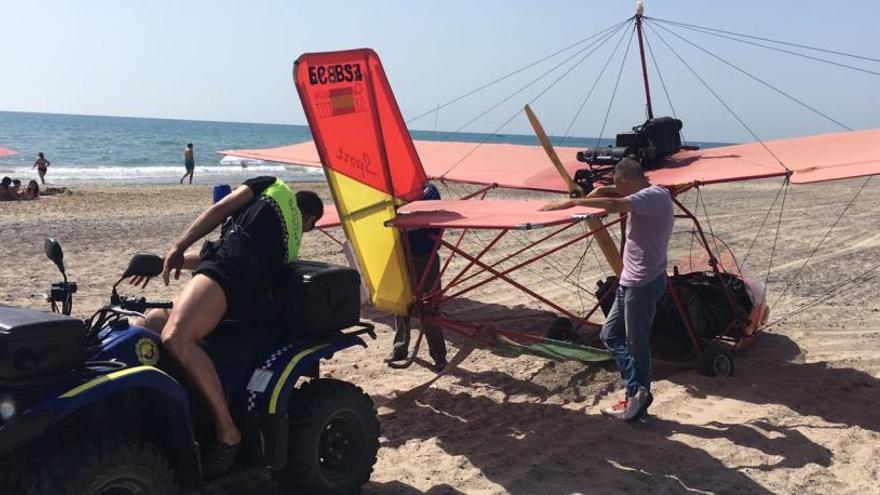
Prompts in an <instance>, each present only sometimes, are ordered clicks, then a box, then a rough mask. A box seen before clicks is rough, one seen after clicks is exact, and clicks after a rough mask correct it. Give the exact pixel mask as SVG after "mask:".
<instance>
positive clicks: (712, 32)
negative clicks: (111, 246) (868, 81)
mask: <svg viewBox="0 0 880 495" xmlns="http://www.w3.org/2000/svg"><path fill="white" fill-rule="evenodd" d="M644 19H650V20H652V21H656V22H661V23H666V24H672V25H676V26H679V27H683V28H685V29H690V30H691V31H697V32H701V33H703V34H708V35H710V36H716V37H719V38H725V39H729V40H732V41H738V42H740V43H745V44H748V45H754V46H758V47H761V48H766V49H768V50H773V51H777V52H782V53H788V54H790V55H794V56H797V57H802V58H807V59H810V60H815V61H817V62H822V63H826V64H830V65H836V66H838V67H843V68H845V69H852V70H855V71H859V72H864V73H866V74H871V75H875V76H880V72H877V71H873V70H870V69H864V68H861V67H856V66H854V65H848V64H843V63H840V62H835V61H833V60H828V59H824V58H820V57H814V56H812V55H806V54H803V53H798V52H794V51H791V50H784V49H782V48H777V47H775V46H768V45H764V44H761V43H755V42H753V41H748V40H743V39H739V38H734V37H733V36H725V35H724V34H719V33H725V32H728V31H721V30H717V29H710V28H703V27H698V26H693V25H691V24H683V23H679V22H674V21H668V20H664V19H658V18H656V17H650V18H649V17H644ZM733 34H736V33H733ZM736 36H742V37H748V38H755V37H753V36H747V35H744V34H736ZM768 41H771V42H773V43H781V44H787V45H794V46H798V45H795V44H793V43H786V42H782V41H774V40H768ZM803 48H807V49H811V50H818V51H825V52H829V53H834V54H837V55H842V56H847V57H854V58H860V59H863V60H869V61H872V62H880V60H878V59H874V58H870V57H863V56H861V55H853V54H849V53H843V52H833V51H831V50H822V49H818V48H812V47H807V46H803Z"/></svg>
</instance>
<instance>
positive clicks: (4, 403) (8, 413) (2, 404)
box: [0, 397, 15, 421]
mask: <svg viewBox="0 0 880 495" xmlns="http://www.w3.org/2000/svg"><path fill="white" fill-rule="evenodd" d="M14 416H15V401H14V400H13V399H12V398H11V397H3V398H2V399H0V420H2V421H9V420H10V419H12V418H13V417H14Z"/></svg>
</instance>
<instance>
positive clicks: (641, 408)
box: [622, 387, 654, 423]
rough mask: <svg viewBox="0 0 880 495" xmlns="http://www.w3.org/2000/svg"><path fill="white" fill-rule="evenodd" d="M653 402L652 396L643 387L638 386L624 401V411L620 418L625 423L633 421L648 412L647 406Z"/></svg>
mask: <svg viewBox="0 0 880 495" xmlns="http://www.w3.org/2000/svg"><path fill="white" fill-rule="evenodd" d="M651 402H654V396H653V395H651V392H648V389H646V388H645V387H639V389H638V390H637V391H636V393H635V395H633V396H632V397H630V398H629V401H627V403H626V411H624V413H623V417H622V419H623V420H624V421H626V422H627V423H630V422H632V421H635V420H637V419H639V418H641V417H642V416H644V415H645V413H647V412H648V406H650V405H651Z"/></svg>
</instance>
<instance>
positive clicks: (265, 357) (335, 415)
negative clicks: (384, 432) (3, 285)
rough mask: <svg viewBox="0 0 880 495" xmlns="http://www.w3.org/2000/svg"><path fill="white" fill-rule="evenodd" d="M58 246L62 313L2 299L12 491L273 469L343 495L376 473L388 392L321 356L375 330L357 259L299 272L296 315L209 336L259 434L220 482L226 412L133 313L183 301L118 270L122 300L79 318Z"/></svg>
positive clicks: (5, 486)
mask: <svg viewBox="0 0 880 495" xmlns="http://www.w3.org/2000/svg"><path fill="white" fill-rule="evenodd" d="M45 248H46V254H47V256H48V257H49V258H50V259H51V260H52V261H53V262H54V263H55V264H56V265H57V266H58V268H59V270H60V271H61V273H62V276H63V277H64V281H63V282H59V283H55V284H53V285H52V289H51V292H50V294H48V295H45V296H43V297H45V298H46V300H47V301H48V302H49V303H50V304H51V306H52V310H53V311H52V312H51V313H50V312H44V311H37V310H34V309H28V308H19V307H13V306H6V305H0V493H4V494H13V493H28V494H76V495H98V494H103V495H117V494H119V495H121V494H144V495H165V494H172V493H198V492H209V491H211V490H212V489H213V488H216V487H218V486H222V485H227V487H228V486H229V485H230V484H232V485H235V484H237V483H243V482H244V480H245V479H249V478H252V477H255V475H256V474H257V473H269V474H270V475H271V478H272V479H273V480H274V482H275V483H276V484H277V486H278V488H280V489H281V491H282V492H283V493H319V494H337V493H338V494H342V493H353V492H357V491H358V490H359V489H360V487H361V486H362V485H363V484H364V483H366V482H367V481H368V479H369V477H370V473H371V472H372V469H373V465H374V463H375V462H376V453H377V450H378V445H379V441H378V439H379V422H378V419H377V416H376V409H375V406H374V404H373V401H372V400H371V399H370V397H369V396H368V395H367V394H366V393H364V391H363V390H361V389H360V388H359V387H357V386H355V385H353V384H351V383H348V382H344V381H340V380H335V379H327V378H319V371H318V368H319V362H320V360H321V359H329V358H331V357H332V356H333V355H334V353H336V352H338V351H341V350H343V349H347V348H349V347H354V346H363V347H366V343H365V342H364V340H363V339H362V338H361V337H362V336H363V335H365V334H366V335H369V336H371V337H372V338H375V334H374V333H373V327H372V326H371V325H369V324H367V323H361V322H360V321H359V319H360V296H359V292H358V290H359V287H358V284H359V280H360V279H359V276H358V274H357V272H356V271H353V270H351V269H349V268H342V267H335V266H332V265H326V264H322V263H315V262H298V263H297V264H295V265H294V266H293V267H292V268H291V270H290V273H289V274H285V276H286V277H287V279H288V282H289V283H288V286H289V291H288V292H286V293H285V295H286V297H290V298H292V299H291V300H290V301H289V303H287V304H283V303H282V304H280V305H279V306H280V307H282V308H284V310H285V311H283V315H282V316H280V317H279V319H280V320H282V321H281V322H280V323H278V324H276V325H270V324H266V325H255V324H253V323H247V322H241V321H223V322H222V323H221V324H220V325H219V326H218V328H217V329H216V330H215V331H214V332H213V333H212V334H211V335H210V336H209V338H208V339H206V341H205V342H204V343H203V346H204V348H205V349H206V351H207V352H208V354H209V355H210V356H211V358H212V359H213V360H214V363H215V365H216V367H217V371H218V373H219V375H220V378H221V382H222V385H223V388H224V391H225V394H226V398H227V401H228V403H229V406H230V410H231V411H232V414H233V418H234V419H235V422H236V424H237V425H238V426H239V429H240V430H241V431H242V434H243V437H244V439H243V444H242V448H241V450H240V451H239V454H238V457H237V459H236V463H235V465H234V467H233V469H232V470H231V472H229V473H228V474H225V475H223V476H222V477H220V478H217V479H212V480H206V479H204V477H203V475H202V470H201V467H200V447H203V446H206V445H210V443H211V441H212V438H213V432H214V425H213V421H212V419H211V416H210V415H209V413H208V410H207V408H206V406H205V405H204V402H203V401H202V400H201V398H200V397H199V396H197V395H196V394H195V393H194V391H193V390H192V389H190V388H189V386H188V385H187V384H186V381H185V380H184V379H183V375H182V373H181V371H180V370H179V369H178V368H177V367H176V365H175V363H174V362H172V360H171V359H170V357H169V356H167V355H166V353H165V351H164V350H163V349H162V343H161V341H160V339H159V337H158V335H156V334H155V333H153V332H152V331H150V330H149V329H147V328H143V327H141V326H138V325H135V324H133V323H132V322H130V321H129V319H130V318H134V317H138V316H142V314H143V313H144V312H145V311H147V310H148V309H150V308H170V307H171V303H169V302H149V301H147V300H145V298H144V297H134V296H122V295H120V294H118V293H117V292H116V285H118V284H119V282H117V284H116V285H114V287H113V290H112V293H111V298H110V304H108V305H106V306H104V307H102V308H101V309H99V310H98V311H97V312H96V313H95V314H94V315H93V316H92V317H91V318H89V319H86V320H80V319H77V318H73V317H71V316H69V315H70V312H71V308H72V302H73V294H74V293H76V289H77V286H76V283H75V282H69V281H68V280H67V275H66V274H65V270H64V264H63V254H62V250H61V246H60V245H59V244H58V243H57V242H56V241H55V240H53V239H46V242H45ZM161 269H162V262H161V259H160V258H159V257H157V256H155V255H151V254H136V255H135V256H134V257H133V258H132V259H131V261H130V263H129V266H128V268H127V269H126V270H125V273H124V274H123V276H122V278H120V282H121V281H122V280H124V279H125V278H128V277H131V276H132V275H144V276H156V275H158V274H159V273H160V272H161ZM59 306H60V307H59ZM280 313H282V312H279V314H280ZM274 327H277V328H274ZM263 478H266V477H265V476H263Z"/></svg>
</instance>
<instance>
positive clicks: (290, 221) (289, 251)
mask: <svg viewBox="0 0 880 495" xmlns="http://www.w3.org/2000/svg"><path fill="white" fill-rule="evenodd" d="M263 197H265V198H267V199H268V200H269V204H271V205H272V206H273V207H274V208H275V211H277V212H278V216H279V217H280V218H281V221H282V223H283V224H284V250H285V257H284V261H285V262H286V263H292V262H293V261H294V260H296V258H297V256H298V255H299V245H300V242H302V213H301V212H300V211H299V206H298V205H297V204H296V196H295V195H294V194H293V191H291V190H290V188H289V187H287V184H285V183H284V181H282V180H281V179H275V183H274V184H272V185H271V186H269V187H267V188H266V190H265V191H263Z"/></svg>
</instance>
